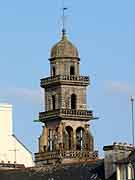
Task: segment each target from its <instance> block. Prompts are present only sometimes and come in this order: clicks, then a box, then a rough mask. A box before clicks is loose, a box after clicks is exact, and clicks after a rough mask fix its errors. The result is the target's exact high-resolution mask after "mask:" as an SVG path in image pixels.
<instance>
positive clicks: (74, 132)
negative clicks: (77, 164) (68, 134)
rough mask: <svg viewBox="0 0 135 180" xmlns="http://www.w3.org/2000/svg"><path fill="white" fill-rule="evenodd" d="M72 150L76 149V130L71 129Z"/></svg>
mask: <svg viewBox="0 0 135 180" xmlns="http://www.w3.org/2000/svg"><path fill="white" fill-rule="evenodd" d="M73 150H74V151H76V130H73Z"/></svg>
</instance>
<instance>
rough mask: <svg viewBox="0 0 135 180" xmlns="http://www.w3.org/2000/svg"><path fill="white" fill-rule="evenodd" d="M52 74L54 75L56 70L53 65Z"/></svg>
mask: <svg viewBox="0 0 135 180" xmlns="http://www.w3.org/2000/svg"><path fill="white" fill-rule="evenodd" d="M52 76H56V70H55V67H53V68H52Z"/></svg>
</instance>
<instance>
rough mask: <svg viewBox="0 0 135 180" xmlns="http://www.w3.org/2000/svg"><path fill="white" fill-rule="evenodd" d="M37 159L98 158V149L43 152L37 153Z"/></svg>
mask: <svg viewBox="0 0 135 180" xmlns="http://www.w3.org/2000/svg"><path fill="white" fill-rule="evenodd" d="M35 158H36V161H40V160H50V159H84V160H85V159H89V160H94V159H97V158H98V151H94V152H90V151H85V150H84V151H61V152H42V153H36V154H35Z"/></svg>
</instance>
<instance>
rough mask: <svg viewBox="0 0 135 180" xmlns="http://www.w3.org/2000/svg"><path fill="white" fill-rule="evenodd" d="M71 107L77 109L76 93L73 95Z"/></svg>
mask: <svg viewBox="0 0 135 180" xmlns="http://www.w3.org/2000/svg"><path fill="white" fill-rule="evenodd" d="M71 109H76V95H75V94H72V95H71Z"/></svg>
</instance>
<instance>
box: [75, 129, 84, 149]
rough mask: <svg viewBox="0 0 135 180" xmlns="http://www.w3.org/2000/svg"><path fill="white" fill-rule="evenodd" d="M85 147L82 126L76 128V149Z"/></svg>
mask: <svg viewBox="0 0 135 180" xmlns="http://www.w3.org/2000/svg"><path fill="white" fill-rule="evenodd" d="M84 148H85V131H84V129H83V128H82V127H79V128H77V129H76V150H79V151H82V150H83V149H84Z"/></svg>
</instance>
